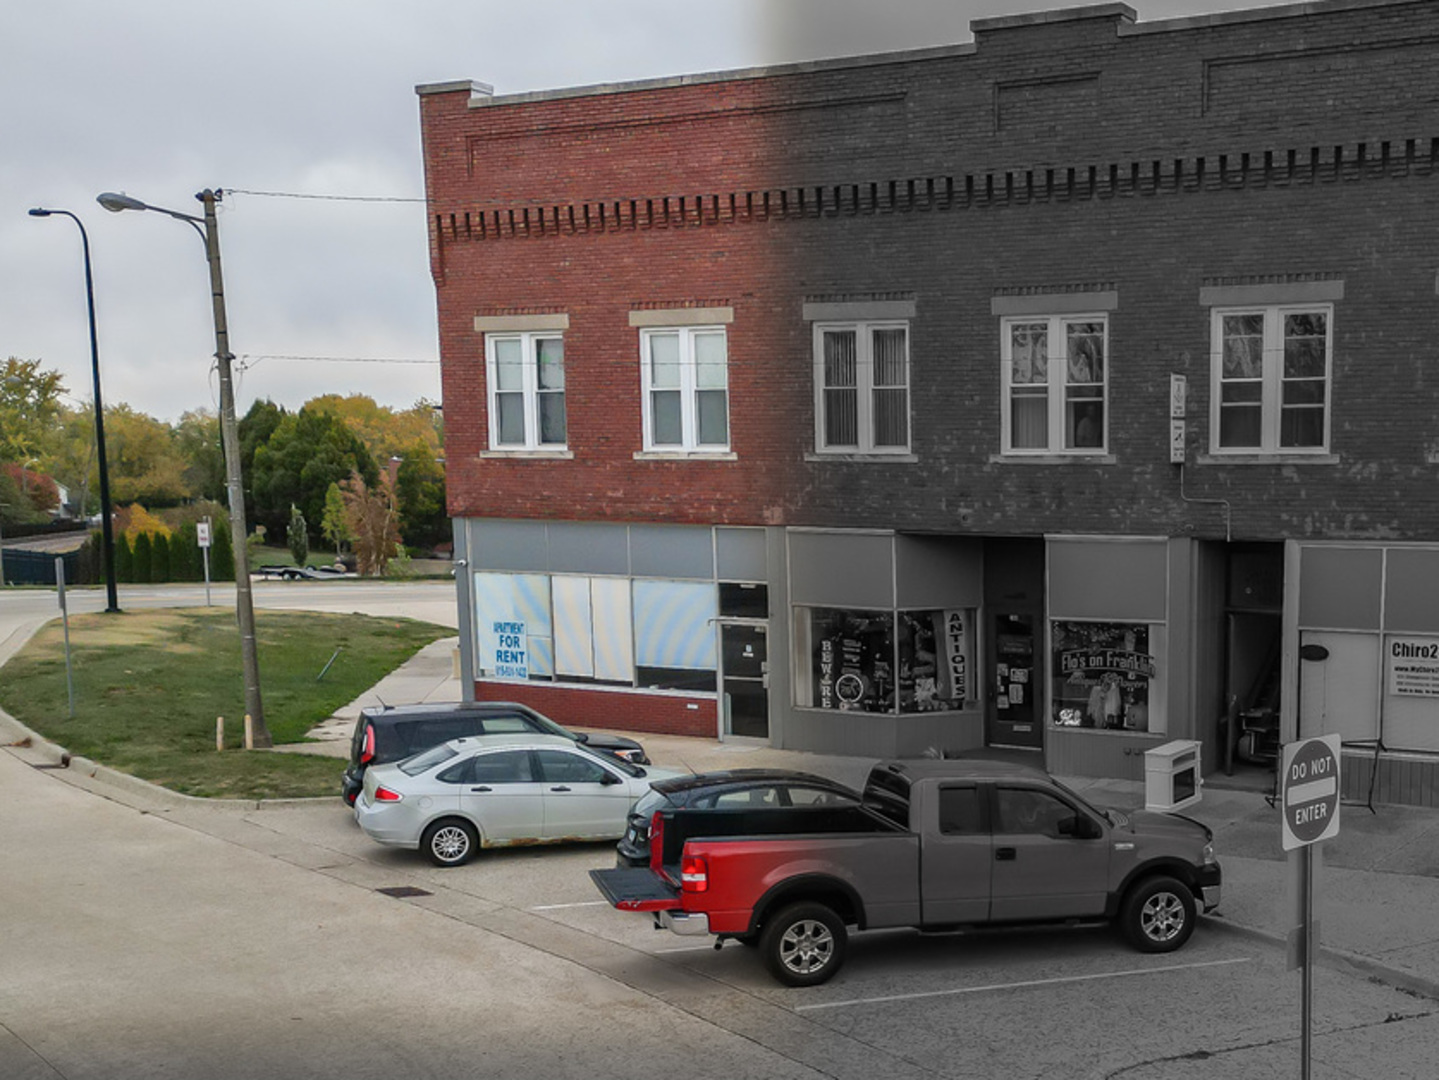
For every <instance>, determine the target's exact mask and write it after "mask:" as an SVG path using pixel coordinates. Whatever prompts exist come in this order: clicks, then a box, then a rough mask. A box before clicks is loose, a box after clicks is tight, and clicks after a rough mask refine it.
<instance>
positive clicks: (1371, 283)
mask: <svg viewBox="0 0 1439 1080" xmlns="http://www.w3.org/2000/svg"><path fill="white" fill-rule="evenodd" d="M1304 10H1305V13H1304V14H1301V15H1297V16H1296V15H1290V16H1287V17H1276V16H1274V14H1273V13H1272V12H1257V13H1249V14H1247V15H1238V16H1228V17H1216V18H1213V19H1197V20H1190V21H1185V22H1176V23H1173V24H1157V25H1154V26H1145V25H1144V24H1142V23H1141V24H1138V25H1129V24H1128V23H1127V22H1126V21H1125V20H1123V19H1120V18H1118V17H1115V16H1108V17H1103V18H1098V17H1091V18H1080V19H1062V20H1050V21H1042V22H1038V23H1035V24H1033V25H1029V24H1022V25H1011V24H1009V23H1006V22H1005V21H1004V20H991V21H988V22H986V23H984V24H981V26H980V28H979V32H978V33H977V40H976V45H975V47H974V48H973V49H963V48H961V49H954V50H949V51H947V52H944V53H942V54H938V55H932V54H925V55H924V56H923V57H920V58H914V59H909V60H901V61H893V60H891V61H886V62H870V63H859V64H853V63H851V64H836V65H832V66H829V67H821V68H820V69H818V70H802V71H792V72H789V73H782V74H775V75H769V76H751V77H745V78H722V79H712V80H706V79H697V80H694V81H690V82H683V81H681V82H680V83H679V84H678V85H668V86H645V87H642V88H638V89H634V90H631V91H628V92H606V93H579V94H574V95H554V96H552V97H545V96H540V97H539V98H535V99H530V98H525V99H520V100H516V101H513V102H506V101H504V100H503V99H500V100H497V101H496V102H495V103H494V104H490V105H486V106H484V107H480V108H471V107H469V105H468V95H467V94H465V93H463V92H457V93H449V94H433V95H427V96H425V97H424V98H422V123H423V129H424V145H425V156H426V173H427V188H428V192H429V195H430V198H431V200H432V221H431V251H432V260H433V269H434V272H435V278H436V284H437V289H438V297H439V312H440V344H441V355H442V358H443V360H444V374H443V380H444V400H445V411H446V450H447V462H448V476H449V485H448V486H449V492H450V508H451V513H452V514H453V515H455V516H500V517H519V518H567V519H580V520H645V521H670V522H718V523H727V524H792V525H805V524H810V525H836V526H875V527H897V528H905V529H916V530H939V531H945V532H953V533H966V532H969V533H975V534H984V535H1006V534H1009V535H1034V534H1041V533H1064V532H1070V533H1088V532H1101V533H1131V534H1163V535H1195V536H1206V537H1222V536H1224V535H1225V529H1226V517H1225V514H1224V513H1223V512H1222V511H1221V508H1220V507H1219V506H1218V505H1217V504H1215V503H1197V502H1194V501H1189V500H1194V499H1210V500H1217V499H1223V500H1226V501H1227V502H1228V504H1229V514H1228V527H1229V528H1230V529H1231V530H1232V535H1233V537H1234V538H1235V539H1244V538H1279V537H1305V536H1327V537H1331V538H1342V537H1388V538H1420V537H1432V536H1434V535H1436V534H1439V484H1436V483H1435V480H1436V479H1439V477H1436V475H1435V472H1436V468H1439V466H1436V465H1435V464H1434V463H1433V461H1431V459H1435V460H1439V434H1435V432H1434V427H1435V425H1434V417H1435V416H1436V414H1439V380H1435V379H1434V378H1433V377H1432V373H1431V372H1430V371H1428V368H1429V366H1430V364H1429V359H1430V357H1431V355H1432V352H1433V348H1434V344H1433V343H1435V342H1436V341H1439V301H1436V295H1435V291H1436V290H1435V271H1436V265H1439V264H1436V258H1435V255H1434V248H1433V243H1432V237H1434V236H1435V235H1439V211H1436V206H1439V200H1436V198H1435V196H1436V191H1435V187H1436V171H1435V167H1434V165H1435V162H1436V160H1439V144H1436V143H1435V142H1434V141H1433V138H1432V137H1433V135H1434V134H1435V133H1436V132H1439V107H1436V101H1439V64H1436V63H1435V62H1434V61H1436V60H1439V5H1433V4H1425V3H1405V2H1390V3H1380V4H1370V5H1362V6H1356V5H1350V4H1344V3H1335V4H1319V5H1307V6H1306V8H1305V9H1304ZM1313 277H1331V278H1332V277H1337V278H1342V279H1343V281H1344V283H1345V297H1344V299H1343V300H1342V301H1340V302H1339V303H1337V304H1336V306H1335V316H1334V329H1335V347H1334V358H1333V377H1332V383H1331V389H1332V398H1333V403H1334V408H1333V413H1332V434H1331V439H1330V446H1331V449H1332V451H1333V454H1334V456H1335V458H1337V463H1335V462H1330V463H1326V464H1292V463H1286V464H1262V465H1233V464H1216V463H1208V462H1202V461H1200V460H1199V458H1200V456H1201V455H1202V454H1203V453H1204V452H1205V451H1207V449H1208V443H1209V437H1210V436H1209V422H1208V409H1209V367H1210V361H1209V348H1210V342H1209V334H1210V329H1209V313H1208V310H1207V309H1205V308H1201V307H1200V305H1199V302H1198V296H1199V290H1200V288H1201V287H1202V286H1203V285H1205V284H1211V283H1214V282H1232V281H1236V280H1245V281H1285V280H1294V279H1306V278H1313ZM1085 284H1102V285H1103V287H1105V288H1107V289H1112V290H1114V291H1116V292H1117V293H1118V296H1119V307H1118V309H1117V310H1116V311H1114V312H1113V313H1112V314H1111V316H1110V319H1109V335H1110V356H1109V362H1110V416H1111V420H1110V443H1109V449H1110V452H1111V455H1112V458H1113V461H1112V463H1104V464H1094V463H1075V464H1062V465H1032V464H1016V463H1012V462H1007V461H1004V462H1001V461H997V460H996V456H997V455H998V452H999V447H1000V430H999V423H1000V407H1001V405H1000V386H999V358H998V351H999V322H998V319H996V318H995V317H993V316H992V315H991V314H990V301H991V298H992V297H993V296H994V295H995V293H996V290H1005V289H1045V288H1056V289H1065V288H1070V287H1074V286H1078V285H1085ZM876 294H880V295H885V296H903V297H906V298H911V299H913V300H914V301H915V304H916V309H917V317H916V319H915V320H914V322H913V323H912V326H911V360H912V373H911V394H912V401H911V418H912V426H913V449H914V452H915V456H916V457H917V461H914V462H905V463H881V462H859V463H847V462H842V461H813V460H807V459H806V451H812V450H813V446H814V408H813V393H814V390H813V377H812V358H811V343H810V330H809V326H808V325H807V324H806V323H804V322H803V321H802V320H801V307H802V304H803V303H804V301H805V300H806V299H807V298H820V297H822V298H836V297H839V298H843V297H868V296H873V295H876ZM695 303H713V304H723V305H726V306H731V307H733V309H734V322H733V324H732V325H731V326H730V328H729V356H730V416H731V442H732V447H733V449H734V451H735V455H736V458H737V460H734V461H714V462H698V461H649V460H645V461H637V460H636V459H635V452H636V451H638V450H639V449H640V448H641V437H642V436H641V420H640V417H641V412H640V377H639V367H638V332H637V331H636V330H634V329H633V328H631V327H630V326H629V325H628V321H627V316H628V313H629V311H630V310H631V309H632V308H634V307H637V306H641V305H645V304H649V305H656V304H659V305H667V304H673V305H682V304H695ZM528 311H564V312H566V313H568V315H569V317H570V329H569V330H568V331H567V332H566V338H565V351H566V376H567V404H568V409H569V443H570V449H571V450H572V451H573V455H574V456H573V460H568V461H526V460H518V459H514V458H505V459H496V458H486V457H482V456H481V454H482V452H483V451H484V450H485V449H487V445H486V444H487V435H486V428H487V416H486V402H485V391H484V380H483V340H482V337H481V335H479V334H477V333H476V332H475V331H474V329H473V318H474V316H475V315H476V314H479V313H487V314H493V313H505V312H528ZM1171 373H1182V374H1185V375H1187V377H1188V381H1189V391H1190V407H1189V428H1190V449H1189V458H1188V460H1189V464H1188V465H1187V466H1186V467H1185V475H1184V477H1183V488H1182V489H1181V483H1180V471H1179V469H1178V468H1176V467H1175V466H1172V465H1170V464H1169V461H1168V412H1167V402H1168V377H1169V375H1170V374H1171ZM1185 496H1188V500H1186V498H1185Z"/></svg>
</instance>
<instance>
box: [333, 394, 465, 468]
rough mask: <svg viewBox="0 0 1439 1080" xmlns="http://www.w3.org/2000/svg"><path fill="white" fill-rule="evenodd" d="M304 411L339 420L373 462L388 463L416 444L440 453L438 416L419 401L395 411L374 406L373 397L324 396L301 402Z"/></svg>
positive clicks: (432, 452)
mask: <svg viewBox="0 0 1439 1080" xmlns="http://www.w3.org/2000/svg"><path fill="white" fill-rule="evenodd" d="M305 408H307V409H319V410H322V411H324V412H328V413H330V414H331V415H333V416H337V417H339V418H340V419H341V420H343V421H344V422H345V425H346V426H347V427H348V428H349V429H350V430H351V431H353V432H354V433H355V434H356V435H358V436H359V438H360V441H361V442H363V443H364V444H365V447H366V449H368V450H369V451H370V456H371V457H373V458H374V459H375V460H376V461H379V462H384V461H389V460H390V458H392V457H395V456H397V455H403V454H404V453H405V452H406V450H407V448H409V447H411V446H414V445H415V444H416V443H423V444H424V445H425V446H427V447H429V449H430V453H431V454H439V453H440V449H441V446H442V443H441V439H440V426H439V421H438V417H439V413H438V412H437V411H436V410H435V408H434V406H433V405H432V404H431V403H430V402H428V401H425V400H423V399H421V400H420V401H417V402H415V404H414V405H413V406H411V407H410V408H408V409H402V410H399V411H396V410H394V409H391V408H389V407H388V406H384V405H377V404H375V401H374V399H373V398H371V397H368V396H366V395H364V394H351V395H350V396H349V397H341V396H340V395H338V394H325V395H322V396H321V397H317V398H311V399H310V400H309V401H307V402H305Z"/></svg>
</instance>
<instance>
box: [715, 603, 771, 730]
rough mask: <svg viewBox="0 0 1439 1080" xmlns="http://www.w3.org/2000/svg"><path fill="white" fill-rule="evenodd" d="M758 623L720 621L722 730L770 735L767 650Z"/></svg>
mask: <svg viewBox="0 0 1439 1080" xmlns="http://www.w3.org/2000/svg"><path fill="white" fill-rule="evenodd" d="M766 629H767V628H766V627H765V626H764V624H762V623H760V624H757V623H743V622H722V623H720V654H721V657H722V660H721V663H722V664H723V669H722V671H721V672H720V689H721V691H722V692H723V698H722V700H723V701H724V703H725V705H726V708H725V713H726V716H727V724H726V728H725V734H727V735H741V736H745V737H747V738H757V739H768V738H769V652H768V648H767V646H768V636H767V634H766Z"/></svg>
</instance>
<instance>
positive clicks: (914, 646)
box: [896, 610, 975, 713]
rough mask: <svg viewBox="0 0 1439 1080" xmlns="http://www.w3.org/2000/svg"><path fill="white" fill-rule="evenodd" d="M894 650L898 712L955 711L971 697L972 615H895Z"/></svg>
mask: <svg viewBox="0 0 1439 1080" xmlns="http://www.w3.org/2000/svg"><path fill="white" fill-rule="evenodd" d="M896 644H897V646H898V654H899V656H898V663H899V679H898V684H899V711H900V712H902V713H916V712H938V711H940V710H943V709H958V708H961V707H962V706H963V705H964V702H965V700H966V699H970V698H973V697H974V696H975V694H974V687H973V678H974V616H973V612H970V611H960V610H950V611H945V610H937V611H901V612H900V613H899V621H898V641H897V643H896Z"/></svg>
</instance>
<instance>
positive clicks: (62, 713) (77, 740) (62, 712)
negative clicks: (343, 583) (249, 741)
mask: <svg viewBox="0 0 1439 1080" xmlns="http://www.w3.org/2000/svg"><path fill="white" fill-rule="evenodd" d="M452 634H454V631H453V630H451V629H448V628H446V627H443V626H436V625H434V624H433V623H425V622H417V621H415V620H412V619H392V618H391V619H386V618H376V617H372V616H367V615H354V614H351V615H334V614H324V613H319V612H305V611H296V612H290V611H257V612H256V635H257V642H258V647H259V659H260V688H261V692H262V694H263V698H264V703H265V722H266V726H267V727H268V728H269V729H270V736H271V738H272V740H273V742H274V743H275V745H276V746H279V745H281V744H283V743H297V742H302V741H304V739H305V733H306V732H308V731H309V730H310V729H311V728H312V727H314V726H315V725H316V724H318V723H320V722H321V721H323V720H325V719H326V718H328V717H329V716H331V715H333V714H334V712H335V711H336V710H337V709H339V708H341V707H343V706H344V705H346V704H348V703H349V702H351V701H353V700H354V699H355V698H357V697H359V696H360V695H361V694H362V693H364V692H365V691H366V690H368V689H369V688H370V687H372V686H373V685H374V684H375V683H377V682H379V681H380V679H382V678H383V677H384V676H385V675H388V674H389V673H390V672H391V671H393V670H395V668H397V667H399V666H400V665H401V664H403V663H404V662H405V661H406V660H408V659H409V658H410V657H411V656H413V655H414V654H415V653H416V652H417V651H419V649H421V648H422V647H424V646H425V645H428V644H429V643H430V642H432V641H435V640H437V639H438V638H442V637H448V636H450V635H452ZM336 649H338V650H339V655H338V656H336V657H335V660H334V663H333V664H331V665H330V668H329V670H328V671H326V672H325V675H324V678H323V679H321V678H319V675H320V672H321V671H322V670H323V669H324V667H325V664H326V662H327V661H329V660H330V658H331V657H332V656H334V655H335V651H336ZM70 651H71V660H72V668H73V672H74V681H75V718H74V719H73V720H72V719H68V718H67V713H68V711H69V705H68V698H67V694H66V687H65V642H64V633H63V628H62V626H61V624H60V622H59V621H58V620H57V621H55V622H52V623H51V624H49V625H48V626H47V627H45V629H43V630H42V631H40V633H38V634H36V635H35V637H34V638H32V639H31V640H30V641H29V642H28V643H27V644H26V646H25V647H24V648H23V649H22V650H21V651H20V652H19V653H18V654H16V656H15V657H14V658H13V659H11V660H10V662H9V663H7V664H6V665H5V668H4V671H3V678H0V707H3V708H4V709H5V711H6V712H8V713H10V714H11V715H12V716H14V717H15V718H16V719H17V720H19V721H20V722H21V723H23V724H25V725H26V726H27V727H29V728H30V729H32V730H33V731H37V732H39V733H40V734H41V735H44V736H45V737H46V738H47V739H49V740H51V741H52V742H55V743H58V744H59V745H61V746H63V747H65V748H66V749H68V750H69V751H70V752H71V753H74V754H79V755H81V756H83V757H87V758H90V759H91V760H93V761H97V762H99V763H100V764H102V765H108V766H110V767H112V768H115V769H119V770H120V771H122V772H127V773H130V774H131V775H133V776H138V777H141V778H143V779H145V780H149V781H152V782H153V783H157V784H162V785H164V786H165V787H168V788H170V789H172V790H174V791H179V792H183V793H184V794H187V795H201V796H209V797H225V798H245V799H273V798H293V797H300V796H320V795H335V794H337V793H338V792H339V785H340V773H341V772H342V771H343V769H344V765H343V762H342V761H341V760H340V759H338V758H327V757H316V756H313V755H308V754H286V753H272V752H270V751H255V752H252V753H245V752H243V751H240V750H239V749H238V748H239V746H240V744H241V740H242V738H243V733H244V713H245V694H244V680H243V677H242V674H241V660H240V639H239V633H238V631H237V630H236V627H235V616H234V613H233V612H231V611H227V610H225V609H215V608H194V609H183V608H181V609H167V610H163V611H136V612H126V613H124V614H120V615H105V614H97V615H76V616H72V617H71V619H70ZM217 716H223V717H224V718H225V739H226V747H227V748H226V751H225V752H223V753H221V752H218V751H217V750H216V749H215V718H216V717H217ZM232 748H233V749H232Z"/></svg>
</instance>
